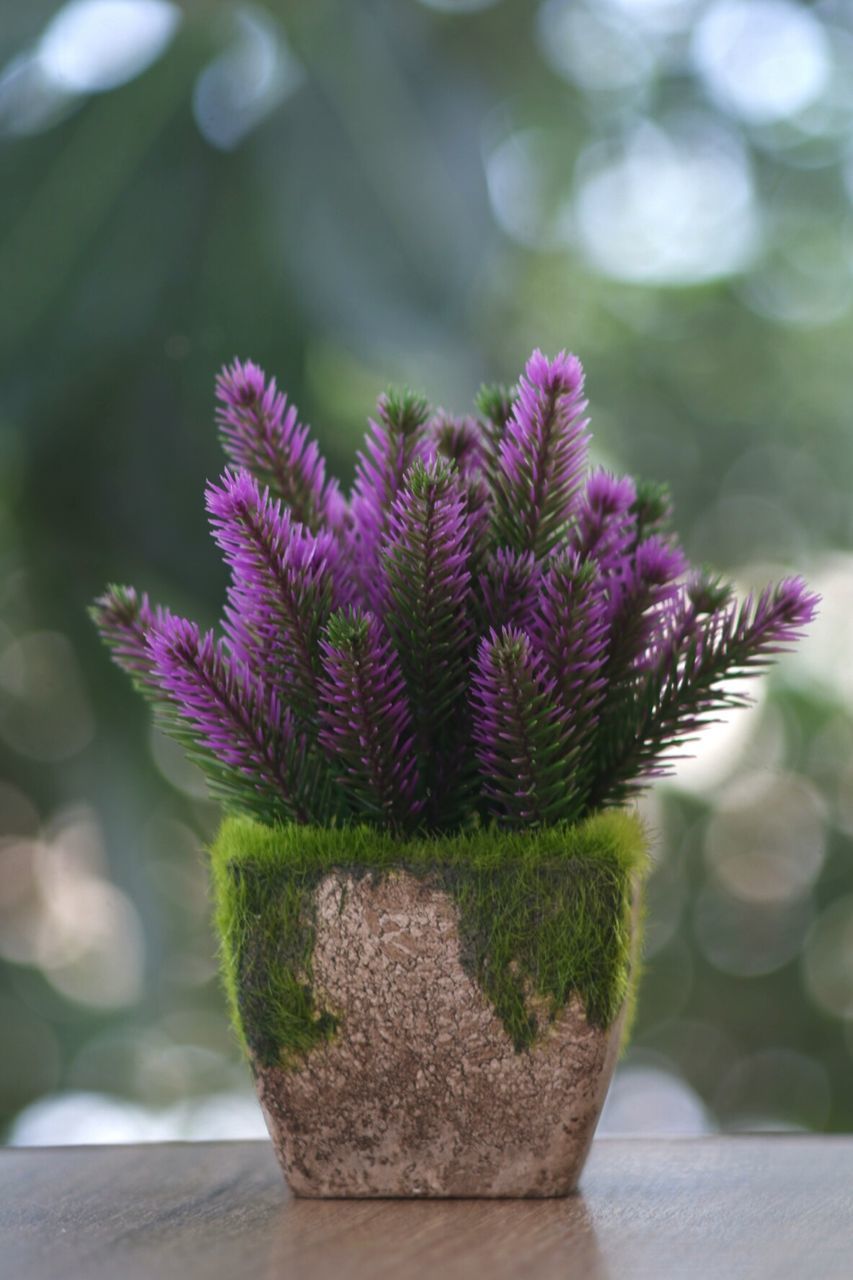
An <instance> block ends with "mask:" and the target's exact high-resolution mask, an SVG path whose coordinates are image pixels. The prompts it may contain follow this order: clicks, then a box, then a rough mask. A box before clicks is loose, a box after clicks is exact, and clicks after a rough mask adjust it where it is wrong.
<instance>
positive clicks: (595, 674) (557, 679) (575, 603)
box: [533, 554, 609, 802]
mask: <svg viewBox="0 0 853 1280" xmlns="http://www.w3.org/2000/svg"><path fill="white" fill-rule="evenodd" d="M533 634H534V636H535V639H536V642H537V647H538V648H539V650H540V652H541V653H542V654H543V656H544V658H545V665H546V669H547V671H548V674H549V676H550V678H551V679H552V680H553V682H554V686H555V689H556V691H557V695H558V699H559V704H560V707H561V710H562V711H563V713H564V714H565V718H566V723H567V726H568V736H567V741H568V747H569V751H568V752H567V760H568V759H571V763H572V765H573V769H574V772H575V778H574V780H573V784H572V785H573V787H574V789H575V791H576V793H577V797H578V801H579V802H580V800H581V799H582V798H583V786H584V783H585V781H586V777H585V775H586V769H585V765H584V752H585V748H586V746H587V743H588V742H589V740H590V737H591V735H592V733H593V730H594V729H595V726H596V724H597V722H598V710H599V707H600V706H601V702H602V699H603V697H604V692H605V689H606V681H605V680H604V678H603V670H604V664H605V662H606V659H607V646H608V638H609V628H608V622H607V605H606V601H605V600H604V598H603V597H602V594H601V590H600V587H599V576H598V572H597V570H596V567H595V564H594V563H592V562H589V561H587V562H582V561H580V560H579V559H578V558H577V557H576V556H574V555H571V554H569V555H565V556H561V557H558V558H557V559H555V560H554V561H552V563H551V565H550V566H549V568H548V570H547V571H546V573H545V574H544V575H543V577H542V581H541V586H540V590H539V600H538V604H537V608H536V614H535V618H534V621H533Z"/></svg>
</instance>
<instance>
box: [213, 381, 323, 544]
mask: <svg viewBox="0 0 853 1280" xmlns="http://www.w3.org/2000/svg"><path fill="white" fill-rule="evenodd" d="M216 397H217V400H218V401H219V404H218V407H217V411H216V418H217V423H218V425H219V432H220V436H221V438H222V443H223V445H224V446H225V452H226V453H227V455H228V457H229V458H230V459H231V461H232V462H233V463H234V465H235V466H237V467H242V468H245V469H246V470H247V471H250V472H251V473H252V474H253V475H254V476H255V477H256V478H257V479H258V480H259V481H260V482H261V484H265V485H267V486H268V487H269V489H270V492H271V493H273V494H274V495H275V496H276V497H277V498H280V499H281V500H282V501H283V502H284V503H285V505H286V506H288V507H289V508H290V510H291V511H292V512H293V516H294V519H296V520H299V521H300V522H301V523H302V524H304V525H306V526H307V527H308V528H309V529H312V530H315V531H317V530H320V529H324V528H326V529H335V528H338V527H339V526H340V523H341V520H342V517H343V500H342V499H341V496H340V493H339V492H338V486H337V482H336V481H334V480H332V481H329V482H328V483H326V464H325V462H324V461H323V458H322V457H321V455H320V451H319V449H318V447H317V444H316V443H315V441H313V440H309V438H308V428H307V427H305V426H303V425H302V424H301V423H300V422H299V420H298V417H297V412H296V408H295V407H294V406H293V405H290V406H288V404H287V398H286V396H284V395H283V394H282V392H280V391H279V390H278V388H277V387H276V384H275V378H270V380H269V382H267V381H266V380H265V377H264V372H263V370H262V369H260V368H259V367H258V365H256V364H253V363H252V361H251V360H246V361H240V360H235V361H234V363H233V364H232V365H230V367H227V368H225V369H223V370H222V372H221V373H220V375H219V377H218V378H217V379H216Z"/></svg>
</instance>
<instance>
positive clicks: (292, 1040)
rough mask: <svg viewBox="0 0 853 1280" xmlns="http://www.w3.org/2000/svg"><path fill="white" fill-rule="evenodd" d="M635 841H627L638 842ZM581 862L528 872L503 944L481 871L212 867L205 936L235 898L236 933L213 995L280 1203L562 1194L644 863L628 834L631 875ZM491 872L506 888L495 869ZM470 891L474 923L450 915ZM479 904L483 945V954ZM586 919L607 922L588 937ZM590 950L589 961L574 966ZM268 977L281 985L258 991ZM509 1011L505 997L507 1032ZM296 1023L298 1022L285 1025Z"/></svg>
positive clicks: (605, 1034) (616, 1011)
mask: <svg viewBox="0 0 853 1280" xmlns="http://www.w3.org/2000/svg"><path fill="white" fill-rule="evenodd" d="M617 820H618V821H622V822H624V821H625V817H624V815H618V819H617ZM630 821H632V822H633V820H630ZM593 829H594V830H595V831H596V833H597V837H598V836H599V835H600V834H601V833H600V831H599V830H598V829H597V828H591V830H593ZM632 829H633V832H634V835H635V837H636V835H637V833H638V831H639V828H638V827H637V825H636V823H634V826H633V828H632ZM238 843H239V842H238ZM586 843H589V841H588V840H587V842H586ZM592 845H593V846H595V850H596V852H594V854H593V855H591V856H590V857H589V859H587V860H584V859H583V858H577V857H576V858H568V859H566V860H565V863H564V864H563V865H562V866H557V867H554V865H553V864H551V865H548V866H543V867H541V868H540V869H539V872H540V874H539V875H538V877H537V878H535V879H534V880H531V882H530V883H531V885H535V886H537V887H535V888H533V889H531V890H530V892H529V893H527V894H525V896H524V902H525V909H526V910H525V913H523V914H522V915H521V916H519V913H518V903H517V901H516V900H515V899H510V901H511V903H512V906H513V913H514V914H512V915H511V919H510V924H513V927H509V926H508V923H507V920H506V919H504V918H503V917H502V914H501V906H500V903H501V894H500V885H501V883H502V881H501V879H500V878H498V879H495V868H494V867H492V868H490V869H489V873H488V874H487V875H486V876H485V879H484V874H483V870H482V867H480V870H479V873H478V872H477V871H476V870H473V871H472V870H471V868H470V867H469V868H465V867H464V866H463V867H449V866H448V865H447V864H446V863H445V864H444V865H441V866H436V865H435V863H434V862H433V865H432V866H430V865H429V863H428V862H427V861H426V859H425V860H424V862H423V865H420V866H418V865H416V866H414V867H412V866H408V865H406V866H401V865H397V866H394V865H387V864H386V863H384V861H383V863H382V865H374V866H373V867H364V866H358V867H341V866H337V867H335V866H332V867H329V866H323V865H322V862H323V859H319V860H313V861H312V862H311V865H310V866H308V865H306V864H304V863H303V864H302V865H296V866H294V865H291V866H289V867H288V866H287V865H284V864H283V863H282V859H281V858H277V859H276V858H273V859H272V860H271V861H267V862H266V863H265V864H264V865H263V866H260V865H259V864H258V863H257V861H255V862H253V861H252V860H251V859H248V860H246V859H243V860H242V861H241V860H240V859H239V858H238V859H232V861H230V862H228V863H227V864H225V865H226V869H227V874H226V875H225V876H224V877H223V876H222V874H221V869H222V867H221V866H220V875H219V878H218V889H217V892H218V896H219V899H220V901H219V906H220V915H219V919H220V926H222V924H223V915H222V894H223V892H226V891H227V892H230V893H232V894H238V895H239V913H234V912H232V914H231V915H230V916H228V919H229V920H232V921H233V919H234V918H238V919H239V928H236V927H233V928H232V932H231V933H230V934H229V932H228V930H227V928H226V929H223V941H224V957H223V958H224V962H225V969H226V985H227V986H228V985H229V979H230V984H231V989H230V994H231V996H232V1001H233V1003H234V1006H235V1009H236V1014H237V1017H238V1019H239V1021H240V1024H241V1030H242V1033H243V1036H244V1041H245V1043H246V1046H247V1049H248V1053H249V1057H250V1060H251V1062H252V1067H253V1070H254V1073H255V1078H256V1083H257V1088H258V1094H259V1097H260V1100H261V1105H262V1107H263V1110H264V1114H265V1116H266V1119H267V1124H268V1127H269V1130H270V1133H271V1135H272V1138H273V1142H274V1144H275V1147H276V1151H277V1153H278V1156H279V1159H280V1161H281V1164H282V1167H283V1169H284V1172H285V1176H286V1178H287V1180H288V1182H289V1184H290V1186H291V1188H292V1190H293V1191H294V1192H295V1193H297V1194H299V1195H303V1196H555V1195H565V1194H567V1193H568V1192H570V1191H572V1190H573V1189H574V1187H575V1186H576V1184H577V1180H578V1176H579V1174H580V1171H581V1168H582V1166H583V1162H584V1160H585V1158H586V1154H587V1152H588V1149H589V1145H590V1142H591V1141H592V1136H593V1132H594V1130H595V1125H596V1122H597V1120H598V1116H599V1114H600V1111H601V1107H602V1105H603V1101H604V1096H605V1094H606V1091H607V1086H608V1083H609V1080H610V1077H611V1075H612V1071H613V1067H614V1065H615V1061H616V1057H617V1055H618V1049H619V1043H620V1038H621V1036H622V1032H623V1024H624V1020H625V1016H626V1007H627V1006H628V1004H629V1003H630V1001H629V989H630V986H631V976H632V973H631V971H632V970H635V969H636V965H635V964H634V963H633V960H632V940H633V942H634V943H635V941H636V936H637V929H636V919H637V911H636V904H637V900H638V885H639V881H640V878H641V874H642V859H641V857H640V855H639V853H636V849H637V848H641V849H642V850H643V857H644V842H643V840H642V837H641V833H640V839H639V845H637V844H636V840H635V842H634V846H632V847H633V848H634V850H635V854H636V856H634V855H632V856H631V857H629V858H625V859H622V860H621V861H620V860H619V859H617V860H616V863H613V862H612V860H610V859H609V857H608V850H609V851H610V852H612V850H611V849H610V846H609V845H608V844H607V842H606V841H605V842H604V845H602V846H601V848H600V849H599V848H598V845H596V842H595V841H592ZM513 847H515V846H513ZM445 852H446V851H445ZM468 852H469V853H470V852H471V850H470V849H469V850H468ZM398 853H399V850H398ZM407 853H408V854H409V856H411V855H412V849H411V847H409V848H408V849H407ZM432 856H433V858H434V857H435V848H434V847H433V850H432ZM415 861H416V862H417V859H415ZM214 862H215V863H216V856H215V858H214ZM220 864H221V859H220ZM526 870H527V872H529V870H530V868H529V867H527V868H526ZM214 871H215V872H216V866H215V867H214ZM499 871H500V876H501V877H506V876H510V877H511V878H512V880H513V883H517V880H518V874H517V872H514V870H513V867H512V865H510V866H507V865H502V866H501V867H500V868H499ZM294 882H295V883H296V884H297V885H298V892H295V891H294ZM472 884H474V885H476V887H477V895H478V896H479V898H481V899H483V901H484V902H485V906H486V908H487V909H486V912H485V914H484V913H483V911H482V910H480V911H478V912H477V913H475V914H474V915H472V912H471V909H470V906H466V902H468V898H469V897H470V892H469V891H470V886H471V885H472ZM224 886H230V889H229V890H226V889H225V888H224ZM614 886H615V888H616V889H617V890H618V892H616V893H615V895H613V894H611V890H612V889H613V888H614ZM605 889H606V890H607V892H606V893H605V892H604V891H605ZM602 894H603V895H604V896H602ZM490 895H494V901H495V914H494V927H493V928H492V929H491V933H492V934H493V935H494V936H493V937H490V936H487V937H485V938H482V937H480V935H481V934H483V932H484V925H488V922H489V919H490V917H489V914H488V906H489V903H490V901H491V896H490ZM577 902H580V903H581V904H582V908H583V909H582V910H580V911H575V912H574V914H568V915H567V914H566V903H569V904H575V903H577ZM594 908H596V909H600V911H604V910H606V911H609V912H610V918H609V919H608V920H603V918H596V916H595V910H594ZM561 913H562V914H561ZM505 914H506V911H505V910H504V916H505ZM519 920H520V923H519ZM555 924H556V926H558V927H559V928H560V929H561V930H562V932H564V933H566V935H567V936H565V937H564V938H561V939H558V942H559V946H561V947H562V950H560V949H559V948H558V949H557V950H556V951H555V950H554V939H553V938H551V939H550V940H549V939H548V929H549V927H551V928H552V929H553V927H554V925H555ZM567 925H568V926H569V927H566V926H567ZM572 931H573V932H574V934H575V936H569V935H570V934H571V933H572ZM610 935H612V936H610ZM235 939H236V945H232V946H231V950H230V952H229V943H231V944H234V943H235ZM508 939H509V941H508ZM591 939H592V940H597V942H598V943H599V944H601V945H600V947H599V949H598V950H596V949H594V948H593V950H592V951H591V952H590V945H591ZM540 943H541V944H542V945H541V946H540ZM604 944H607V945H604ZM514 953H516V954H514ZM588 953H589V954H591V955H592V956H593V958H594V960H595V962H596V963H598V964H599V965H601V966H602V968H604V967H606V966H608V965H610V966H611V967H612V968H613V972H612V973H602V974H601V975H600V977H601V983H600V984H599V985H598V986H596V985H591V979H590V977H589V975H588V974H586V976H585V977H584V983H583V984H582V985H584V993H583V995H582V994H581V991H580V990H579V989H578V987H577V979H578V975H584V974H585V970H584V968H583V965H582V964H581V965H580V967H579V957H580V958H581V959H583V957H584V956H586V955H587V954H588ZM229 955H230V958H231V960H232V961H233V963H232V964H231V968H230V971H229V968H228V962H229ZM501 967H503V969H504V970H505V972H504V973H503V974H501V973H499V972H497V971H498V970H499V969H500V968H501ZM270 969H277V970H278V971H279V972H278V976H277V978H276V979H275V981H273V982H272V984H270V983H269V982H268V981H267V978H268V972H267V971H268V970H270ZM282 972H283V973H284V974H285V975H286V982H284V983H282V977H281V975H282ZM561 975H562V978H563V979H565V980H564V981H563V984H562V986H561V985H560V981H558V979H560V977H561ZM593 976H595V975H593ZM507 982H510V984H511V985H510V986H507ZM276 983H278V985H277V986H276ZM270 990H272V992H273V994H272V995H270ZM602 990H603V991H605V992H607V993H608V1000H609V1002H608V1001H604V1000H603V999H602V998H601V995H600V992H601V991H602ZM507 991H510V992H513V991H517V992H519V993H520V995H519V999H520V1001H521V1002H522V1003H523V1006H524V1017H525V1020H524V1021H523V1022H519V1019H518V1014H517V1010H515V1009H514V1008H513V1007H512V1005H511V1004H510V1005H508V1004H507V997H506V992H507ZM584 996H585V997H586V998H584ZM265 1001H266V1003H265ZM282 1003H283V1004H284V1005H286V1006H289V1007H287V1008H285V1009H284V1011H282V1010H281V1009H279V1008H277V1007H276V1008H275V1009H274V1013H275V1016H274V1017H271V1015H270V1008H269V1006H270V1005H274V1006H277V1005H279V1004H282ZM296 1006H298V1008H297V1009H296V1013H297V1015H298V1016H296V1017H295V1021H294V1019H293V1018H292V1017H291V1020H290V1021H287V1020H286V1019H284V1018H283V1013H286V1014H293V1010H294V1008H295V1007H296ZM589 1007H592V1008H594V1009H595V1014H594V1015H593V1016H591V1015H590V1013H589ZM294 1027H295V1028H296V1030H294ZM528 1028H529V1029H530V1030H529V1034H528V1033H527V1029H528ZM520 1029H521V1030H522V1031H523V1032H524V1034H523V1035H520Z"/></svg>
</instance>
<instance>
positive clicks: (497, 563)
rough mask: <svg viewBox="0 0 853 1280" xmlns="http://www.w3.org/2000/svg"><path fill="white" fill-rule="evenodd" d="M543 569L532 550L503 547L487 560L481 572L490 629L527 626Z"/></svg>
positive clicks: (484, 609)
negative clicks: (515, 549)
mask: <svg viewBox="0 0 853 1280" xmlns="http://www.w3.org/2000/svg"><path fill="white" fill-rule="evenodd" d="M541 579H542V569H541V568H540V566H539V563H538V562H537V560H536V557H535V556H534V554H533V552H532V551H522V552H518V551H510V550H508V549H507V548H506V547H501V548H500V549H499V550H498V551H495V552H494V553H493V554H492V555H491V556H490V557H489V559H488V561H487V562H486V567H485V569H484V570H483V572H482V573H481V574H480V595H481V598H482V602H483V618H484V620H485V625H486V627H488V628H489V629H490V630H495V631H499V630H500V629H501V627H520V628H521V629H522V630H523V629H525V628H526V627H527V626H528V625H529V623H530V621H531V618H532V616H533V610H534V607H535V605H536V597H537V594H538V592H539V584H540V581H541Z"/></svg>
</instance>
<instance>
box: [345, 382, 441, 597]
mask: <svg viewBox="0 0 853 1280" xmlns="http://www.w3.org/2000/svg"><path fill="white" fill-rule="evenodd" d="M428 416H429V407H428V405H427V403H426V401H425V400H423V399H421V398H420V397H419V396H414V395H412V394H410V393H403V394H402V395H398V394H396V393H392V392H388V393H386V394H385V395H382V396H380V397H379V401H378V403H377V408H376V418H371V419H370V422H369V424H368V428H369V429H368V432H367V435H366V436H365V439H364V448H363V449H362V450H361V452H360V453H359V454H358V455H357V457H356V464H355V484H354V485H353V491H352V498H351V499H350V516H351V524H350V527H349V532H348V540H349V550H350V558H351V562H352V568H353V571H354V573H355V574H356V576H357V579H358V582H359V583H360V585H361V589H362V593H363V595H364V598H365V600H366V601H367V602H368V603H371V604H374V605H377V606H378V605H379V600H378V598H377V596H376V591H377V583H378V578H377V568H378V563H379V549H380V545H381V542H382V538H383V535H384V533H385V530H386V528H387V524H388V517H389V514H390V511H391V507H392V506H393V504H394V500H395V499H396V497H397V494H398V493H399V491H400V487H401V486H402V483H403V476H404V475H405V474H406V472H407V471H408V470H409V467H410V466H411V465H412V463H413V462H414V461H415V460H416V459H417V458H421V457H423V456H424V455H425V453H426V452H427V451H428V446H427V441H426V439H425V434H424V426H425V424H426V421H427V418H428Z"/></svg>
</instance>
